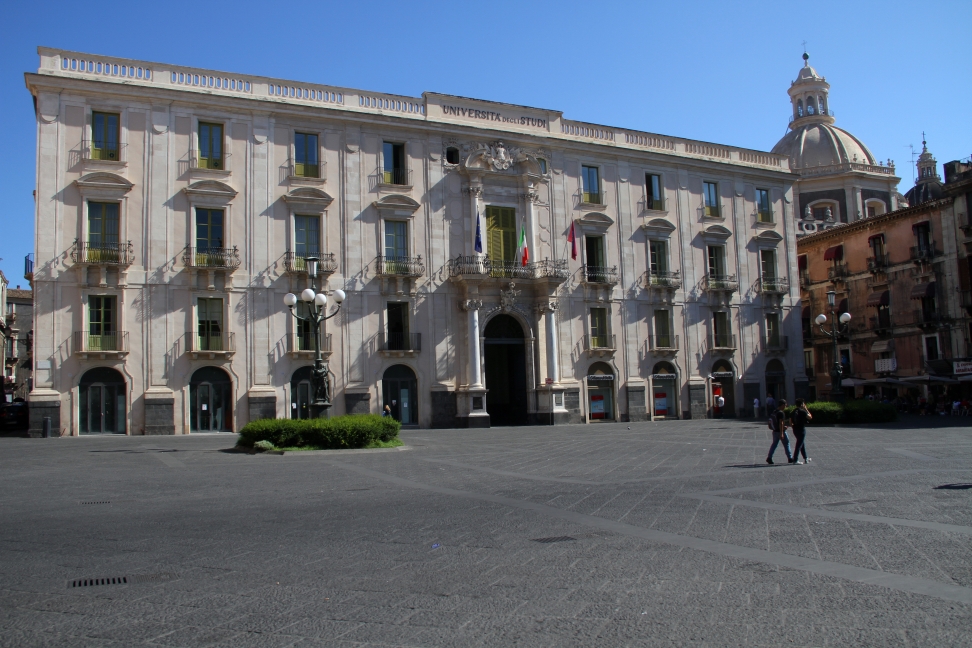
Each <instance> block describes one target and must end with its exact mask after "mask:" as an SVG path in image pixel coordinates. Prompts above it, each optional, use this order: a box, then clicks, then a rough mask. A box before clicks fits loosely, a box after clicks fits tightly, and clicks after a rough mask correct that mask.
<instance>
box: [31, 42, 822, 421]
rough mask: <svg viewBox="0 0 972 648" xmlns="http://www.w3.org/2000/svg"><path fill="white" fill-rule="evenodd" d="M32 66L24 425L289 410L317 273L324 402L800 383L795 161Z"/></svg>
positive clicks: (665, 394)
mask: <svg viewBox="0 0 972 648" xmlns="http://www.w3.org/2000/svg"><path fill="white" fill-rule="evenodd" d="M39 53H40V67H39V69H38V70H37V72H36V73H28V74H27V75H26V81H27V86H28V88H29V90H30V92H31V94H32V95H33V100H34V104H35V106H36V116H37V137H38V139H37V155H38V177H37V213H36V233H37V234H36V246H35V251H34V252H35V256H34V259H33V260H29V263H30V270H29V272H30V274H31V276H32V286H33V289H34V294H35V313H34V317H35V320H36V322H37V326H36V327H35V335H34V385H33V389H32V390H31V392H30V398H29V400H30V403H31V429H32V430H33V431H35V432H36V431H37V430H39V429H40V425H41V420H42V418H43V417H44V416H50V417H52V420H53V421H54V427H55V429H60V430H61V433H62V434H79V433H80V434H85V433H96V432H124V433H129V434H172V433H176V434H182V433H187V432H191V431H229V430H236V429H238V428H239V427H240V426H242V425H243V424H245V423H246V422H247V421H249V420H253V419H255V418H262V417H267V416H270V417H273V416H277V417H286V416H293V417H300V416H306V413H307V401H308V398H309V390H308V384H309V377H310V366H311V355H312V352H311V351H310V349H312V348H313V343H312V342H313V341H312V338H311V333H310V331H309V329H307V328H306V327H304V326H302V325H299V324H298V322H297V321H296V320H295V319H294V318H293V317H291V315H290V314H289V313H288V311H287V309H286V308H285V307H284V305H283V303H282V300H283V297H284V295H285V294H286V293H288V292H294V293H300V292H301V291H302V290H304V289H305V288H306V287H307V286H308V282H309V278H308V276H307V266H306V263H305V259H307V258H308V257H310V256H312V255H318V256H320V257H321V264H320V272H319V277H317V281H318V284H317V285H318V286H323V287H324V290H325V291H333V290H334V289H336V288H342V289H343V290H345V291H347V299H346V301H345V302H344V305H343V308H342V310H341V313H340V314H339V316H337V317H335V318H334V319H332V320H330V321H329V322H327V324H326V331H325V332H324V333H323V338H322V344H323V346H324V348H325V351H326V355H327V356H328V357H329V362H330V371H331V381H332V388H331V393H332V394H333V401H332V402H333V405H334V406H333V407H332V409H331V413H332V414H343V413H345V412H379V411H381V410H382V408H383V407H384V405H385V404H388V405H390V406H391V407H392V410H393V413H394V415H395V416H396V417H398V418H399V419H401V420H402V421H403V423H405V424H409V425H419V426H426V427H427V426H431V427H451V426H467V427H479V426H487V425H500V424H526V423H539V424H553V423H596V422H599V421H610V420H646V419H650V418H667V417H676V418H677V417H692V418H699V417H706V416H712V415H722V416H733V415H737V414H741V413H750V411H751V403H752V400H753V398H754V397H757V396H758V397H760V398H762V397H764V396H765V394H766V393H767V392H772V393H774V394H775V395H776V396H778V397H780V396H786V397H788V398H792V397H793V396H797V395H801V394H804V393H805V392H806V386H807V381H806V376H805V372H804V368H803V364H802V363H803V355H802V350H801V346H800V344H799V342H798V339H799V336H800V301H799V286H798V285H797V283H796V281H791V277H792V278H795V277H796V276H797V255H796V226H795V225H796V219H795V218H794V213H793V210H794V205H795V198H794V193H793V182H794V180H795V179H796V177H795V176H794V175H793V174H792V173H791V172H790V170H789V161H788V159H787V156H786V155H777V154H772V153H766V152H760V151H753V150H748V149H740V148H734V147H730V146H724V145H719V144H710V143H705V142H698V141H692V140H687V139H682V138H678V137H670V136H664V135H657V134H652V133H644V132H637V131H633V130H626V129H622V128H614V127H607V126H600V125H595V124H587V123H580V122H576V121H572V120H568V119H566V118H564V117H563V115H562V114H561V113H559V112H557V111H554V110H548V109H538V108H529V107H525V106H516V105H510V104H503V103H497V102H490V101H482V100H477V99H468V98H463V97H455V96H449V95H443V94H437V93H432V92H427V93H424V94H423V95H422V96H421V97H403V96H395V95H388V94H383V93H377V92H365V91H360V90H354V89H350V88H338V87H332V86H326V85H319V84H312V83H298V82H293V81H285V80H282V79H270V78H264V77H256V76H248V75H242V74H229V73H223V72H216V71H212V70H201V69H194V68H186V67H180V66H174V65H167V64H160V63H149V62H143V61H132V60H128V59H121V58H112V57H105V56H97V55H90V54H81V53H76V52H67V51H63V50H56V49H48V48H40V49H39ZM35 262H36V263H35ZM332 308H333V307H332ZM720 395H721V396H723V397H724V398H725V407H724V408H723V410H722V411H716V410H715V407H714V404H715V403H716V402H717V398H718V396H720Z"/></svg>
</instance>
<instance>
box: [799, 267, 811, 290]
mask: <svg viewBox="0 0 972 648" xmlns="http://www.w3.org/2000/svg"><path fill="white" fill-rule="evenodd" d="M809 287H810V271H809V270H806V269H804V270H801V271H800V288H802V289H803V290H806V289H807V288H809Z"/></svg>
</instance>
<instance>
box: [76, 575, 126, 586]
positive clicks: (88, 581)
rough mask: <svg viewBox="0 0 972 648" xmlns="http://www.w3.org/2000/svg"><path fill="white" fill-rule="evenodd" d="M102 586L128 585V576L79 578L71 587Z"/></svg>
mask: <svg viewBox="0 0 972 648" xmlns="http://www.w3.org/2000/svg"><path fill="white" fill-rule="evenodd" d="M102 585H128V576H116V577H113V578H79V579H78V580H73V581H71V584H70V587H99V586H102Z"/></svg>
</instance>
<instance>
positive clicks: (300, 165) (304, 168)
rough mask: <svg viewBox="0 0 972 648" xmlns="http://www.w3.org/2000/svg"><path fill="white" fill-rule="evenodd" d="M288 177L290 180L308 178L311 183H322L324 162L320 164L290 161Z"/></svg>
mask: <svg viewBox="0 0 972 648" xmlns="http://www.w3.org/2000/svg"><path fill="white" fill-rule="evenodd" d="M288 167H289V172H288V178H289V179H290V180H297V181H302V180H306V181H307V182H309V183H311V184H321V183H323V182H324V162H323V161H321V162H319V163H318V164H307V163H305V162H294V161H293V160H289V161H288Z"/></svg>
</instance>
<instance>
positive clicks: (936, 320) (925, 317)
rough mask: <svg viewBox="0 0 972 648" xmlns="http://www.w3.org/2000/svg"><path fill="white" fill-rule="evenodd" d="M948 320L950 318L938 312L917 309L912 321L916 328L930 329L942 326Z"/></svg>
mask: <svg viewBox="0 0 972 648" xmlns="http://www.w3.org/2000/svg"><path fill="white" fill-rule="evenodd" d="M946 319H948V318H947V317H946V316H945V315H943V314H942V313H940V312H938V311H926V310H922V309H915V310H914V312H913V315H912V320H911V321H912V322H914V323H915V325H916V326H920V327H922V328H929V327H938V326H941V325H942V324H944V323H945V321H946Z"/></svg>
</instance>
